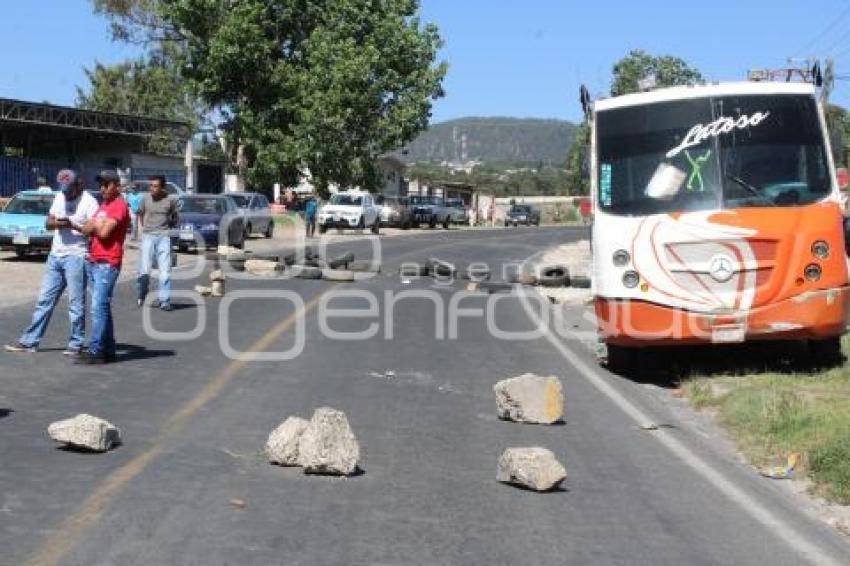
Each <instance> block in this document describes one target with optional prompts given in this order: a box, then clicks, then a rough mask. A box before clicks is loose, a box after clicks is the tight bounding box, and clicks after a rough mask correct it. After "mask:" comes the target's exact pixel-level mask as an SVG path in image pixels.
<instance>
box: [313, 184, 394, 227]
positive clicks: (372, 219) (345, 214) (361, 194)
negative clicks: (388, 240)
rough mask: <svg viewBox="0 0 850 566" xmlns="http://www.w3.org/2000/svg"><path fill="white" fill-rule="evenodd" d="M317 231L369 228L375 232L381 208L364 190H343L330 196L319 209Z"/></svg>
mask: <svg viewBox="0 0 850 566" xmlns="http://www.w3.org/2000/svg"><path fill="white" fill-rule="evenodd" d="M316 220H317V224H318V225H319V233H320V234H324V233H325V232H327V231H328V228H338V229H340V230H341V229H343V228H348V229H355V230H362V229H365V228H371V230H372V233H374V234H377V233H378V232H379V231H380V228H381V209H380V207H378V206H377V205H375V199H374V198H372V195H371V194H369V193H367V192H366V191H357V190H351V191H345V192H341V193H337V194H335V195H333V196H331V200H330V201H329V202H328V204H326V205H324V206H323V207H322V208H321V209H319V214H318V217H317V219H316Z"/></svg>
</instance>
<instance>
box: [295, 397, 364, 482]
mask: <svg viewBox="0 0 850 566" xmlns="http://www.w3.org/2000/svg"><path fill="white" fill-rule="evenodd" d="M359 463H360V445H359V444H358V443H357V439H356V438H355V437H354V433H353V432H352V431H351V427H350V426H349V424H348V418H347V417H346V416H345V413H343V412H342V411H338V410H336V409H332V408H330V407H321V408H319V409H316V411H315V412H314V413H313V418H312V419H310V424H309V425H308V426H307V429H306V430H305V431H304V433H303V434H302V435H301V440H300V442H299V443H298V464H299V465H301V466H303V467H304V472H305V473H308V474H329V475H342V476H350V475H353V474H355V473H357V471H358V470H359Z"/></svg>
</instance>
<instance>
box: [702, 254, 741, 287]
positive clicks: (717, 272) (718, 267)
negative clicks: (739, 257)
mask: <svg viewBox="0 0 850 566" xmlns="http://www.w3.org/2000/svg"><path fill="white" fill-rule="evenodd" d="M708 273H709V275H711V277H712V279H714V280H715V281H717V282H718V283H725V282H726V281H729V280H730V279H732V276H733V275H735V268H734V264H733V263H732V258H730V257H729V256H727V255H722V254H719V255H716V256H714V257H713V258H711V263H710V264H709V267H708Z"/></svg>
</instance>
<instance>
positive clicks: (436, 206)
mask: <svg viewBox="0 0 850 566" xmlns="http://www.w3.org/2000/svg"><path fill="white" fill-rule="evenodd" d="M409 198H410V206H411V208H412V213H413V226H414V227H417V228H418V227H419V225H420V224H427V225H428V226H429V227H431V228H434V227H435V226H437V224H442V225H443V228H445V229H446V230H448V229H449V223H450V222H451V216H450V212H449V209H448V208H447V207H446V201H445V200H443V197H427V196H419V195H412V196H410V197H409Z"/></svg>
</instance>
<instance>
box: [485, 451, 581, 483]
mask: <svg viewBox="0 0 850 566" xmlns="http://www.w3.org/2000/svg"><path fill="white" fill-rule="evenodd" d="M566 477H567V470H566V469H565V468H564V466H563V465H562V464H561V463H560V462H558V459H557V458H555V455H554V454H553V453H552V451H551V450H547V449H546V448H541V447H539V446H534V447H530V448H508V449H507V450H505V451H504V452H503V453H502V456H501V457H500V458H499V467H498V469H497V471H496V479H497V480H498V481H500V482H502V483H509V484H513V485H519V486H522V487H526V488H528V489H533V490H535V491H548V490H550V489H554V488H556V487H558V486H559V485H560V484H561V482H562V481H564V480H565V479H566Z"/></svg>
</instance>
